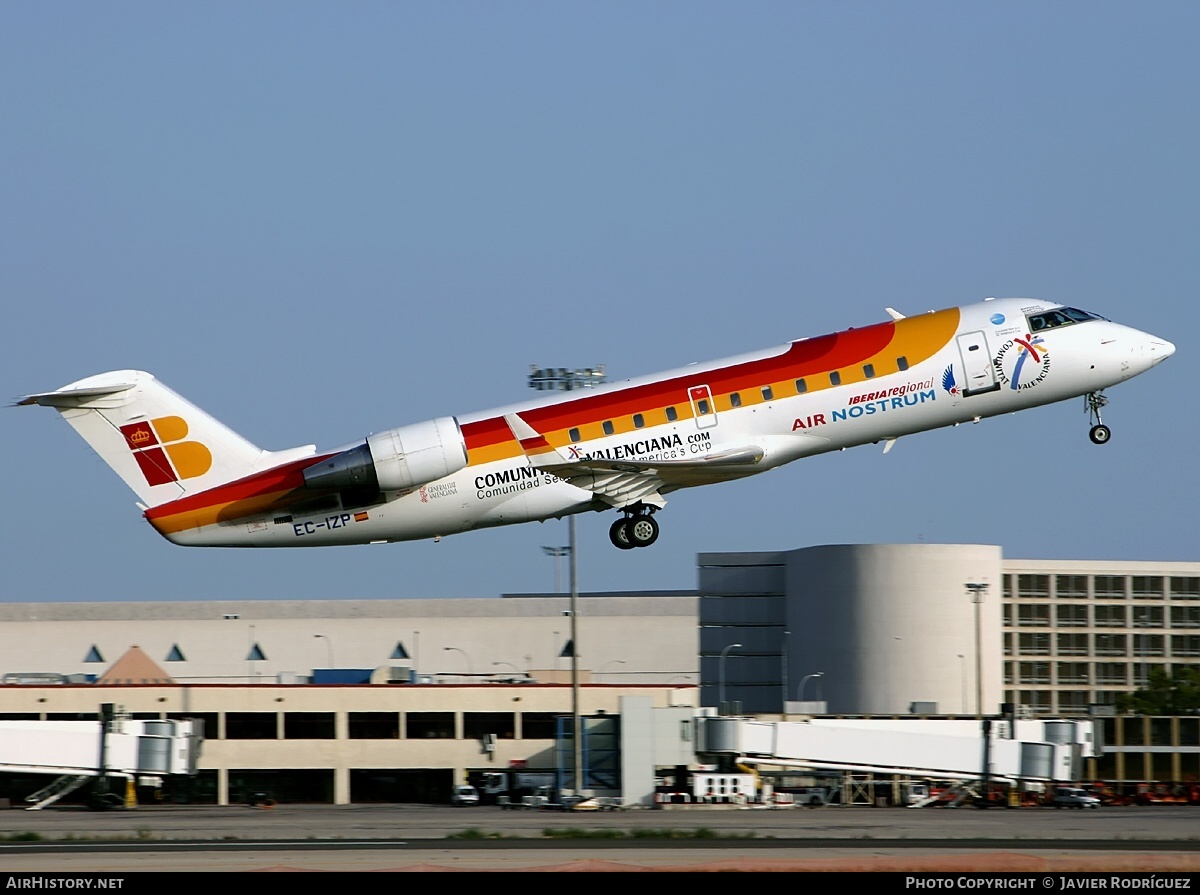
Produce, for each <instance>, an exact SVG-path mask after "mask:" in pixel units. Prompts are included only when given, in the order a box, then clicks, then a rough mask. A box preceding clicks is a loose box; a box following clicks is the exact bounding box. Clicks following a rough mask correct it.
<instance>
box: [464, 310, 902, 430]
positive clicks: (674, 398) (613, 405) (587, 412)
mask: <svg viewBox="0 0 1200 895" xmlns="http://www.w3.org/2000/svg"><path fill="white" fill-rule="evenodd" d="M895 329H896V327H895V324H894V323H892V322H887V323H877V324H875V325H873V326H866V327H863V328H862V329H851V330H847V331H846V332H841V333H832V334H830V335H826V336H817V337H816V338H814V339H805V340H803V341H800V342H793V343H792V344H791V345H790V346H789V347H788V348H787V350H785V351H782V352H780V353H779V354H777V355H775V356H774V357H765V358H762V359H761V360H755V361H747V362H746V363H741V364H734V365H732V366H728V367H718V368H716V369H713V370H707V371H697V372H696V373H694V374H686V375H684V376H676V377H675V378H673V379H664V380H662V381H661V382H652V383H648V384H646V385H639V386H633V387H631V388H625V389H620V390H619V391H608V392H604V393H601V394H592V395H587V396H584V397H580V398H576V399H574V400H571V401H563V402H561V403H559V404H552V405H550V406H548V407H538V408H534V409H531V410H525V411H522V412H521V418H522V419H523V420H525V422H527V423H528V424H529V425H530V426H532V427H533V428H534V429H536V430H537V431H538V432H553V431H556V430H559V429H565V428H568V427H571V426H582V425H587V424H588V423H595V422H599V421H601V420H606V419H613V418H614V417H620V416H627V415H629V414H633V413H638V412H644V411H646V410H650V409H653V408H656V407H666V406H667V405H668V404H686V403H687V402H688V394H689V392H688V390H689V389H690V388H691V387H692V386H694V385H696V384H697V382H699V383H703V384H704V385H707V386H708V387H709V388H710V389H711V390H712V393H713V394H714V395H723V394H728V393H729V392H735V391H738V390H739V389H745V388H757V387H760V386H763V385H766V384H767V383H769V382H780V381H783V380H787V379H800V378H802V377H805V376H813V375H815V374H818V373H827V372H829V371H830V370H836V369H839V368H842V367H848V366H851V365H853V364H857V363H861V362H862V361H864V360H866V359H867V358H869V357H871V356H873V355H875V354H878V353H879V352H880V351H882V350H883V349H884V348H885V347H887V344H888V343H889V342H890V341H891V340H892V336H893V335H894V334H895ZM462 429H463V436H464V437H465V438H466V440H467V448H468V450H470V449H478V448H482V447H487V446H489V445H493V444H498V443H500V442H505V441H511V440H512V431H511V430H510V429H509V428H508V424H507V423H505V422H504V419H503V418H502V417H495V418H492V419H487V420H480V421H479V422H475V423H466V424H464V425H463V427H462Z"/></svg>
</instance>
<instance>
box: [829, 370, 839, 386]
mask: <svg viewBox="0 0 1200 895" xmlns="http://www.w3.org/2000/svg"><path fill="white" fill-rule="evenodd" d="M829 384H830V385H841V384H842V374H841V373H839V372H838V371H837V370H834V371H833V372H832V373H830V374H829Z"/></svg>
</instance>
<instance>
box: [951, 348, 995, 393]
mask: <svg viewBox="0 0 1200 895" xmlns="http://www.w3.org/2000/svg"><path fill="white" fill-rule="evenodd" d="M958 354H959V357H961V358H962V371H963V391H962V393H963V397H964V398H969V397H971V396H972V395H983V394H986V393H987V392H994V391H997V390H998V389H999V388H1000V383H999V382H997V381H996V371H995V369H994V368H993V366H992V352H991V351H989V350H988V343H987V336H985V335H984V334H983V333H982V332H973V333H963V334H962V335H960V336H959V337H958Z"/></svg>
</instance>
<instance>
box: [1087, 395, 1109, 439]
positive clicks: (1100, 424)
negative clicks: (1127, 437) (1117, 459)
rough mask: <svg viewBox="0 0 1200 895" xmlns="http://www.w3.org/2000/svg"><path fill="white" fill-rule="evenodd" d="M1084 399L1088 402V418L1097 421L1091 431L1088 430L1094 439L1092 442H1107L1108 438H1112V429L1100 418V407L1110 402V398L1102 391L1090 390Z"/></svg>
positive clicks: (1090, 436) (1089, 436)
mask: <svg viewBox="0 0 1200 895" xmlns="http://www.w3.org/2000/svg"><path fill="white" fill-rule="evenodd" d="M1084 401H1086V402H1087V412H1088V420H1089V421H1090V420H1095V421H1096V424H1095V425H1094V426H1092V428H1091V431H1089V432H1088V438H1090V439H1091V440H1092V444H1107V443H1108V440H1109V439H1110V438H1112V430H1111V429H1110V428H1108V426H1106V425H1104V421H1103V420H1101V419H1100V408H1101V407H1104V406H1105V405H1106V404H1108V398H1106V397H1104V393H1103V392H1102V391H1100V392H1088V393H1087V394H1086V395H1085V396H1084Z"/></svg>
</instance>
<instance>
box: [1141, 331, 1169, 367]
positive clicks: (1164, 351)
mask: <svg viewBox="0 0 1200 895" xmlns="http://www.w3.org/2000/svg"><path fill="white" fill-rule="evenodd" d="M1174 353H1175V346H1174V345H1173V344H1172V343H1171V342H1168V341H1167V340H1166V339H1159V338H1155V337H1153V336H1151V338H1150V339H1149V341H1147V343H1146V354H1147V356H1148V357H1149V360H1150V363H1151V365H1154V364H1159V363H1162V362H1163V361H1165V360H1166V359H1167V358H1168V357H1170V356H1171V355H1172V354H1174Z"/></svg>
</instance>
